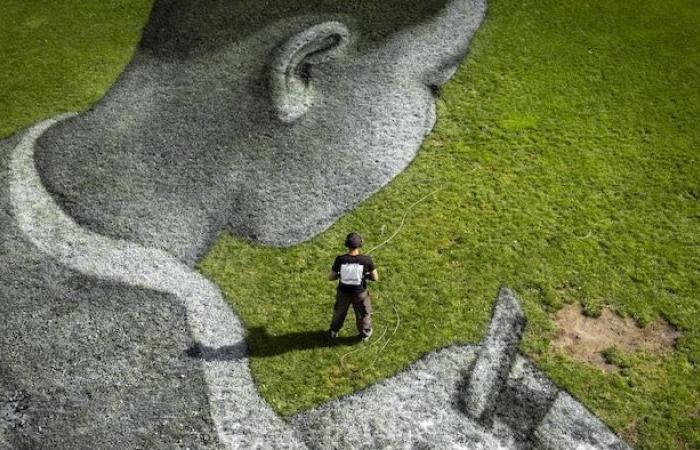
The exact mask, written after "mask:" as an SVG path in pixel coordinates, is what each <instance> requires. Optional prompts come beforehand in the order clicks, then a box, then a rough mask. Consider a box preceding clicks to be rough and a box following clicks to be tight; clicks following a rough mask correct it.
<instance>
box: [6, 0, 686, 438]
mask: <svg viewBox="0 0 700 450" xmlns="http://www.w3.org/2000/svg"><path fill="white" fill-rule="evenodd" d="M78 5H79V7H78ZM148 6H149V2H148V1H145V0H139V1H137V0H131V1H122V2H98V1H89V2H87V1H85V2H77V1H72V2H58V3H56V4H51V5H50V6H48V5H46V4H42V3H40V2H32V1H30V2H19V1H4V2H3V4H2V12H3V13H2V15H1V16H0V58H2V60H3V61H4V62H5V64H3V66H2V67H0V118H1V120H0V135H7V134H9V133H11V132H12V131H14V130H16V129H18V128H21V127H23V126H25V125H28V124H30V123H32V122H34V121H36V120H38V119H40V118H43V117H46V116H49V115H53V114H55V113H58V112H61V111H67V110H80V109H84V108H86V107H88V106H89V105H90V104H91V103H92V102H94V101H95V100H96V99H97V98H99V97H100V96H101V95H102V94H103V93H104V91H105V89H107V88H108V86H109V84H110V83H111V82H112V80H114V78H115V77H116V76H117V75H118V73H119V71H120V70H121V68H122V66H123V64H124V63H125V62H126V61H127V60H128V58H129V55H130V53H131V51H132V49H133V45H134V43H135V41H136V39H137V38H138V32H139V29H140V27H141V26H142V24H143V23H144V21H145V14H146V12H147V10H148ZM698 26H700V5H699V4H698V3H697V2H694V1H693V0H685V1H679V0H671V1H669V2H656V1H654V0H643V1H639V2H609V1H604V0H591V1H587V2H580V1H573V0H557V1H554V0H549V1H544V0H542V1H537V2H522V1H515V0H492V1H491V3H490V10H489V16H488V20H487V23H486V24H485V26H484V27H483V28H482V29H481V30H480V31H479V33H478V35H477V37H476V38H475V40H474V43H473V46H472V52H471V57H470V58H469V60H468V61H466V62H465V64H463V66H462V67H461V69H460V71H459V72H458V74H457V75H456V77H455V79H454V80H453V81H451V82H450V83H449V84H448V85H446V86H445V87H444V89H443V92H442V95H441V97H440V100H439V121H438V124H437V127H436V129H435V131H434V133H433V134H432V136H431V137H430V138H429V139H428V140H427V141H426V142H425V144H424V146H423V149H422V150H421V153H420V155H419V157H418V158H417V159H416V161H415V162H414V163H413V164H412V165H411V167H410V168H409V169H408V170H407V171H406V172H404V173H403V174H402V175H400V176H399V177H398V178H397V179H396V181H395V182H394V183H392V184H391V185H390V186H388V187H387V188H385V189H383V190H382V191H381V192H380V193H378V194H377V195H376V196H374V197H373V198H371V199H370V200H369V201H367V202H366V203H364V204H363V205H362V206H361V207H360V208H358V209H357V210H356V211H354V212H353V213H352V214H349V215H348V216H346V217H344V218H342V219H341V220H340V221H339V222H338V223H337V224H336V225H335V226H334V227H332V228H331V229H330V230H328V231H327V232H325V233H323V234H322V235H320V236H318V237H316V238H315V239H313V240H312V241H311V242H309V243H306V244H303V245H300V246H296V247H294V248H290V249H283V250H282V249H266V248H260V247H256V246H251V245H249V244H247V243H245V242H243V241H241V240H238V239H235V238H233V237H231V236H229V235H227V234H222V235H221V237H220V239H219V241H218V242H217V244H216V246H215V247H214V248H213V249H212V252H211V253H210V255H209V256H208V257H207V258H206V259H205V260H204V261H203V262H202V264H201V270H202V271H203V272H204V273H205V274H206V275H207V276H209V277H210V278H211V279H213V280H215V281H216V282H217V283H218V284H219V285H220V286H221V287H222V289H223V290H224V292H225V293H226V295H227V296H228V297H229V298H230V299H231V301H232V303H233V304H234V306H235V308H236V310H237V312H238V313H239V314H240V315H241V316H242V317H243V319H244V320H245V322H246V324H247V326H248V327H249V330H250V346H251V352H252V354H253V358H252V367H253V371H254V375H255V377H256V379H257V380H258V383H259V387H260V390H261V392H262V393H263V394H264V395H265V397H266V398H267V399H268V400H269V401H270V403H271V404H272V405H274V406H275V407H276V408H277V409H278V410H279V411H280V412H282V413H284V414H290V413H293V412H295V411H298V410H300V409H303V408H306V407H309V406H311V405H313V404H315V403H317V402H320V401H323V400H326V399H328V398H329V397H332V396H337V395H342V394H346V393H349V392H352V391H353V390H355V389H358V388H362V387H363V386H366V385H367V384H369V383H371V382H373V381H376V380H378V379H380V378H383V377H386V376H389V375H391V374H392V373H394V372H396V371H397V370H400V369H401V368H403V367H405V366H406V365H407V364H409V363H410V362H411V361H413V360H415V359H416V358H418V357H419V356H420V355H421V354H423V353H425V352H427V351H430V350H432V349H434V348H437V347H441V346H443V345H446V344H450V343H454V342H478V341H479V340H480V339H481V336H482V333H483V330H484V327H485V325H486V323H487V321H488V318H489V317H488V316H489V312H490V307H491V302H492V300H493V298H494V296H495V293H496V291H497V288H498V286H499V285H501V284H506V285H509V286H510V287H512V288H514V289H515V290H516V291H517V292H518V293H519V294H520V295H521V296H522V298H523V300H524V304H525V307H526V310H527V313H528V317H529V319H530V323H529V327H528V331H527V336H526V340H525V342H524V345H523V350H524V351H525V352H526V353H527V354H528V355H530V356H531V357H532V358H533V359H534V360H535V361H536V362H537V364H538V365H539V366H540V367H541V368H542V369H543V370H544V371H546V372H547V373H548V374H549V375H550V376H551V377H552V378H553V379H554V380H555V381H556V382H557V383H559V384H560V385H561V386H563V387H565V388H566V389H568V390H569V391H570V392H571V393H572V394H573V395H574V396H576V397H577V398H578V399H579V400H581V401H582V402H583V403H584V404H586V405H587V406H588V407H590V408H591V409H592V410H593V411H595V412H596V414H598V415H599V416H600V417H602V418H603V419H604V420H605V421H606V422H607V423H609V424H610V425H611V426H612V427H613V428H614V429H616V430H617V431H619V432H620V433H622V434H623V436H624V437H625V438H626V439H628V440H629V441H630V442H631V443H633V444H635V446H637V447H639V448H644V449H663V448H700V432H699V431H698V430H700V406H699V405H700V381H699V380H700V373H698V364H699V363H700V336H699V335H698V332H699V330H700V298H699V296H698V288H699V287H700V286H698V284H699V283H698V280H700V259H699V257H698V248H699V246H698V240H699V239H700V227H699V226H698V225H699V222H700V205H699V203H698V198H699V197H700V186H699V184H700V183H699V180H700V165H699V164H698V157H699V153H700V151H699V149H698V146H699V145H700V131H699V128H698V126H697V123H699V122H700V80H699V79H698V78H699V75H698V73H700V52H698V48H700V34H698V33H697V29H698ZM440 188H441V190H440V191H438V192H436V193H435V194H434V195H432V196H431V197H429V198H428V199H427V200H426V201H425V202H423V203H421V204H419V205H417V206H416V207H415V208H414V209H413V210H412V211H411V213H410V215H409V216H408V217H407V220H406V224H405V227H404V228H403V230H402V232H401V233H400V234H399V235H398V236H397V237H396V238H395V239H394V240H393V241H392V242H390V243H389V244H388V245H386V246H385V247H383V248H382V249H380V250H378V251H377V252H376V253H375V254H374V255H373V256H374V257H375V260H376V262H377V264H378V267H379V270H380V272H381V274H382V280H381V282H380V283H378V284H376V285H375V286H374V287H373V295H374V304H375V309H376V314H375V321H376V334H375V337H374V343H373V344H372V345H371V346H358V345H355V344H354V343H353V342H351V341H350V340H342V341H341V343H340V345H338V346H335V347H327V346H326V345H327V342H326V341H325V340H324V339H323V337H322V336H323V335H322V333H323V332H324V331H325V330H326V329H327V327H328V321H329V319H330V308H331V304H332V298H333V290H334V289H333V285H332V284H331V283H328V282H326V281H324V280H325V276H326V273H327V271H328V269H329V266H330V264H331V262H332V259H333V257H334V256H335V254H336V253H337V252H340V251H342V248H341V247H340V244H341V243H342V238H343V237H344V235H345V234H346V233H347V232H348V231H350V230H357V231H359V232H361V233H363V235H364V236H365V240H366V241H367V242H368V247H371V246H373V245H374V244H378V243H380V242H381V241H383V240H384V239H386V238H387V237H388V236H389V235H391V234H392V233H393V232H394V230H395V229H396V227H397V226H398V225H399V223H400V222H401V218H402V216H403V214H404V211H405V209H406V208H407V207H408V206H409V205H411V204H412V203H413V202H415V201H416V200H418V199H419V198H421V197H423V196H425V195H426V194H429V193H431V192H434V191H435V190H436V189H440ZM290 220H294V218H290ZM572 302H580V303H581V304H582V305H583V306H584V307H585V309H586V310H587V311H588V312H589V313H590V314H592V315H595V314H597V313H599V312H600V311H601V309H602V307H603V306H611V307H612V308H614V309H615V310H616V311H618V312H619V313H620V314H622V315H626V316H631V317H633V318H634V319H636V320H637V321H638V322H639V323H640V324H645V323H648V322H651V321H653V320H654V319H655V318H657V317H659V316H663V317H665V318H666V319H667V320H668V321H669V322H670V323H671V324H673V325H674V326H675V327H676V328H677V329H678V330H679V331H680V332H681V338H680V340H679V342H678V344H677V349H676V350H675V351H674V352H672V353H669V354H666V355H664V356H662V357H657V356H654V355H650V354H645V353H637V354H624V353H621V352H619V351H609V352H608V359H610V360H611V361H617V363H618V364H619V365H621V366H623V368H622V369H621V370H620V371H617V372H611V373H605V372H603V371H601V370H600V369H598V368H595V367H592V366H588V365H586V364H585V363H580V362H576V361H575V360H574V359H572V358H570V357H567V356H566V355H564V354H559V353H554V352H551V351H550V350H549V347H548V343H549V340H550V338H551V337H552V333H553V322H552V320H551V313H553V312H554V311H556V310H558V309H559V308H561V307H562V306H563V305H564V304H567V303H572ZM350 322H351V320H350ZM351 325H352V324H351V323H348V324H346V328H345V330H344V333H345V334H346V335H351V334H352V329H351Z"/></svg>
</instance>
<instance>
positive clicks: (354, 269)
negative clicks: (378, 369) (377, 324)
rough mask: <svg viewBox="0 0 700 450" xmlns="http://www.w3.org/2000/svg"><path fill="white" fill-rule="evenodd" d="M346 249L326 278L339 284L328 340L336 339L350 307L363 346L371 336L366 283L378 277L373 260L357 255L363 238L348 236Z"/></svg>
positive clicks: (353, 235)
mask: <svg viewBox="0 0 700 450" xmlns="http://www.w3.org/2000/svg"><path fill="white" fill-rule="evenodd" d="M345 246H346V247H347V248H348V253H346V254H344V255H339V256H337V257H336V258H335V262H334V263H333V267H332V268H331V273H330V274H329V276H328V279H330V280H331V281H335V280H340V282H339V283H338V290H337V293H336V298H335V306H334V307H333V320H332V321H331V329H330V335H331V338H335V337H337V336H338V331H340V329H341V328H342V326H343V322H345V316H346V315H347V313H348V308H349V307H350V305H352V309H353V310H354V311H355V322H356V325H357V331H358V333H359V336H360V338H362V341H363V342H365V341H367V339H369V337H370V336H371V335H372V302H371V300H370V297H369V291H368V290H367V280H368V279H369V280H372V281H377V280H378V279H379V274H378V273H377V270H376V269H375V268H374V262H373V261H372V258H370V257H369V256H366V255H360V250H359V249H360V247H362V236H360V235H359V234H357V233H350V234H348V236H347V238H345Z"/></svg>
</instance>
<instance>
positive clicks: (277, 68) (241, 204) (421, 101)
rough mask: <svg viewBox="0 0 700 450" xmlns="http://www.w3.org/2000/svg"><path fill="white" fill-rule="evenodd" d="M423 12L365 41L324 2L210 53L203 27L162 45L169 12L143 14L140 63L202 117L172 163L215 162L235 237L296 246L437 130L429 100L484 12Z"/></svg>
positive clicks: (439, 7) (473, 7) (461, 4)
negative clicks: (145, 59)
mask: <svg viewBox="0 0 700 450" xmlns="http://www.w3.org/2000/svg"><path fill="white" fill-rule="evenodd" d="M326 3H330V2H326ZM360 3H371V2H360ZM426 5H427V6H423V7H422V8H423V9H425V11H422V13H425V14H426V17H420V18H418V19H416V18H413V20H414V21H417V23H412V24H410V25H406V24H401V23H394V24H393V25H390V26H387V25H386V23H385V22H388V21H389V20H388V19H386V18H383V20H384V22H382V23H383V24H384V25H383V26H384V28H388V29H387V30H384V31H383V33H380V34H382V37H381V38H380V39H368V38H367V36H366V35H367V34H368V33H369V32H370V31H369V30H371V26H368V25H367V24H366V23H362V20H366V19H367V17H365V18H364V19H363V18H362V17H360V16H359V15H358V13H357V11H354V10H353V8H352V7H348V6H343V7H337V8H335V9H336V10H338V11H339V12H338V13H332V12H329V11H332V10H333V9H334V8H332V7H331V8H328V5H326V10H327V11H326V12H325V13H322V14H315V13H314V14H311V15H309V14H304V15H301V16H293V17H284V18H280V19H276V20H274V21H272V22H271V23H270V24H268V25H266V26H264V27H262V28H261V29H260V30H258V31H255V32H251V33H250V34H248V35H246V36H245V38H244V39H238V40H233V41H231V42H229V43H227V44H225V45H209V44H208V42H209V41H208V40H207V39H205V38H204V37H203V34H204V31H201V30H200V31H198V32H189V34H188V37H187V38H186V39H187V40H188V42H189V43H188V44H187V46H184V45H182V44H180V43H178V41H177V37H173V36H172V34H173V33H174V32H173V31H172V30H173V29H177V27H178V25H177V22H176V21H175V19H174V18H173V16H172V14H171V15H168V14H166V13H161V14H162V15H163V17H162V18H160V17H159V13H158V11H156V12H155V13H154V17H153V19H152V23H151V25H150V29H147V33H146V35H145V38H144V45H143V47H144V48H145V50H144V53H145V54H149V55H150V54H153V55H156V57H157V58H159V59H161V60H163V61H164V64H166V65H171V69H170V70H169V73H171V74H175V78H176V79H177V81H175V82H174V84H175V89H174V91H175V92H177V91H178V90H179V92H180V93H181V94H180V96H181V98H182V99H185V98H186V97H189V98H188V99H186V100H182V103H183V104H186V105H188V106H187V107H188V114H190V115H192V114H194V115H195V116H197V114H196V112H197V111H199V112H200V113H201V114H200V115H198V116H197V117H200V118H201V119H194V120H192V122H191V123H190V125H189V126H190V127H192V126H193V125H194V126H196V127H197V128H198V130H199V131H198V134H204V135H206V136H207V139H206V140H207V142H208V143H209V144H208V145H209V147H208V148H206V149H199V150H194V149H193V147H192V144H191V141H192V140H191V139H181V140H180V142H181V144H179V145H181V146H182V147H183V148H182V149H181V150H180V151H178V152H176V153H174V154H176V155H179V156H178V157H179V158H182V159H183V160H191V159H197V158H198V157H199V156H201V155H202V154H203V153H204V154H206V157H207V158H211V156H212V155H213V154H215V155H216V156H215V157H214V158H212V160H215V161H218V162H219V163H218V165H219V166H220V167H222V168H226V169H225V170H226V171H227V173H220V174H219V175H218V177H221V178H223V179H225V182H224V184H226V185H227V186H228V194H227V196H228V198H229V201H228V204H229V205H230V206H229V207H230V209H229V211H228V225H229V227H230V228H231V229H232V231H234V232H235V233H238V234H242V235H245V236H247V237H250V238H252V239H254V240H258V241H261V242H264V243H268V244H275V245H288V244H292V243H295V242H299V241H302V240H304V239H307V238H309V237H311V236H313V235H315V234H316V233H318V232H320V231H322V230H323V229H325V228H327V227H328V226H330V225H331V224H332V223H333V222H334V221H335V220H336V219H337V218H338V217H339V216H340V215H342V214H343V213H344V212H346V211H348V210H350V209H351V208H353V207H354V206H355V205H357V204H358V203H359V202H361V201H362V200H364V199H365V198H367V197H368V196H369V195H371V194H372V193H374V192H376V191H377V190H378V189H379V188H381V187H382V186H384V185H385V184H386V183H388V182H389V181H390V180H391V179H392V178H394V177H395V176H396V175H397V174H398V173H399V172H401V171H402V170H403V169H404V168H405V167H406V166H407V165H408V164H409V163H410V161H411V160H412V159H413V157H414V156H415V154H416V152H417V150H418V148H419V147H420V144H421V142H422V140H423V138H424V137H425V135H426V134H427V133H428V132H429V131H430V130H431V129H432V127H433V125H434V123H435V98H434V92H435V90H436V88H437V87H439V86H440V85H441V84H443V83H444V82H445V81H446V80H447V79H448V78H449V77H450V76H451V75H452V74H453V73H454V71H455V70H456V69H457V65H458V64H459V62H460V60H461V59H462V58H463V57H464V56H465V54H466V51H467V46H468V43H469V40H470V38H471V36H472V34H473V32H474V30H475V29H476V27H477V26H478V24H479V22H480V21H481V18H482V15H483V4H482V3H481V2H478V1H476V2H475V1H465V0H451V1H450V2H445V1H433V2H426ZM220 7H221V6H220ZM362 8H365V9H366V8H368V6H366V5H365V6H357V7H355V9H356V10H360V9H362ZM306 9H307V10H310V11H313V8H306ZM320 9H323V8H320ZM379 10H381V8H379ZM389 12H390V10H387V11H383V12H382V11H378V12H377V13H382V14H388V13H389ZM182 20H183V21H185V19H182ZM406 20H408V19H405V20H404V21H406ZM397 21H398V22H401V21H400V20H397ZM389 22H390V21H389ZM232 26H233V25H232ZM392 26H393V27H399V26H404V28H403V29H392ZM168 33H170V34H168ZM164 34H165V36H164ZM183 39H185V38H183ZM198 40H201V42H200V43H199V44H194V45H193V44H192V42H195V43H197V42H198ZM185 47H186V48H185ZM149 48H150V49H149ZM163 54H165V55H166V56H165V57H164V56H163ZM200 87H201V89H200ZM195 124H196V125H195ZM183 126H184V127H185V128H187V124H183ZM175 145H178V144H177V143H175ZM217 152H218V153H217ZM185 155H193V157H192V158H185V157H184V156H185ZM222 161H223V162H222ZM183 170H184V169H183ZM222 170H223V169H222Z"/></svg>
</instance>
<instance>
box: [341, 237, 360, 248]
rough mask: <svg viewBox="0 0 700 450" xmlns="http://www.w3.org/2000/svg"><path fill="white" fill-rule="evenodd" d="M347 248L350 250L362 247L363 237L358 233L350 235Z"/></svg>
mask: <svg viewBox="0 0 700 450" xmlns="http://www.w3.org/2000/svg"><path fill="white" fill-rule="evenodd" d="M345 246H346V247H347V248H349V249H353V248H360V247H362V236H360V235H359V234H357V233H350V234H348V237H346V238H345Z"/></svg>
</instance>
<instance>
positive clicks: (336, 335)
mask: <svg viewBox="0 0 700 450" xmlns="http://www.w3.org/2000/svg"><path fill="white" fill-rule="evenodd" d="M330 335H331V339H335V338H337V337H338V332H337V331H333V330H331V332H330Z"/></svg>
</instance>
